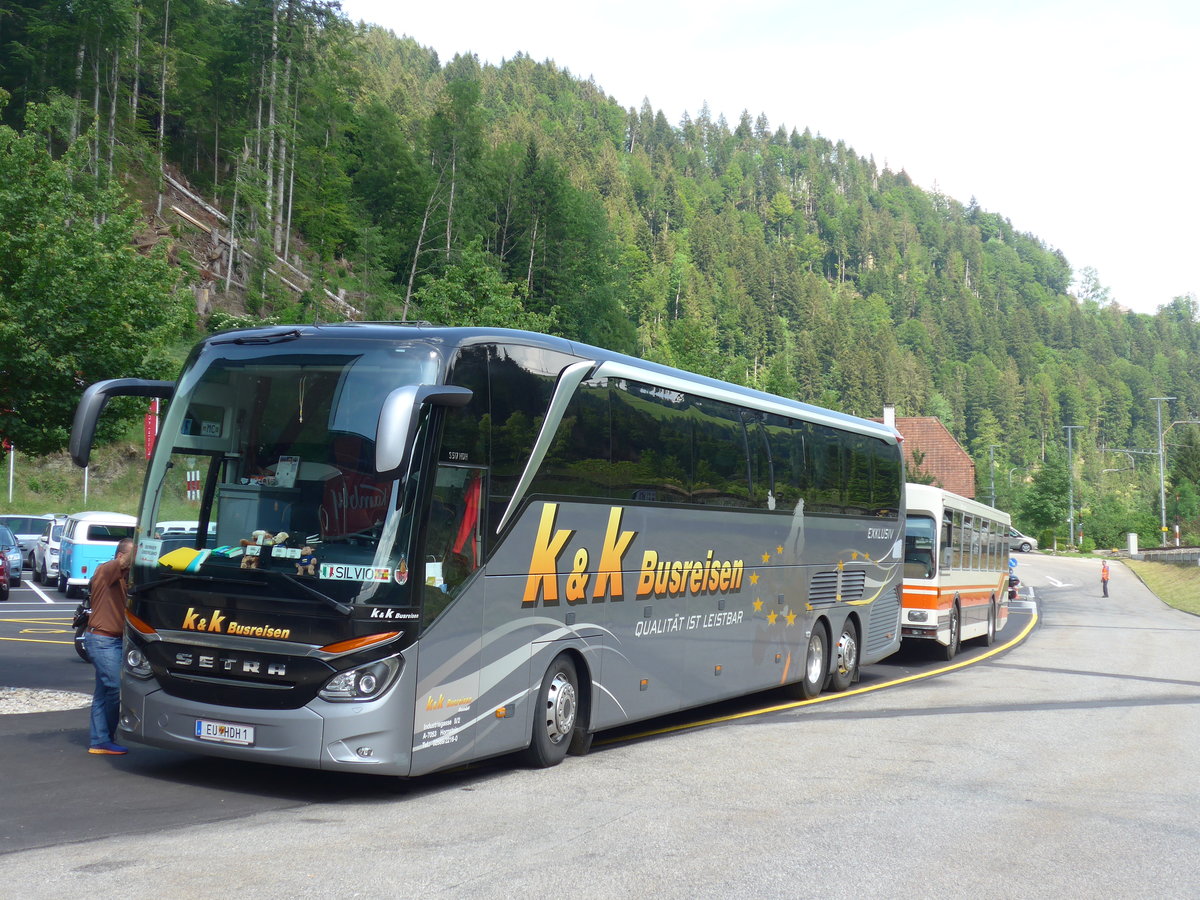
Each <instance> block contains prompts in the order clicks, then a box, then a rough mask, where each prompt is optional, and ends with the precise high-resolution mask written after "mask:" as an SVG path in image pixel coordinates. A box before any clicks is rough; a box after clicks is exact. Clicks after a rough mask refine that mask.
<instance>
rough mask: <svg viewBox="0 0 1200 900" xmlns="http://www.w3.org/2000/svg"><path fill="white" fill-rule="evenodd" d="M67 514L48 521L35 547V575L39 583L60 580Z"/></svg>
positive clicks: (52, 582)
mask: <svg viewBox="0 0 1200 900" xmlns="http://www.w3.org/2000/svg"><path fill="white" fill-rule="evenodd" d="M66 524H67V517H66V516H57V517H56V518H53V519H50V520H48V521H47V522H46V527H45V528H44V529H42V534H41V537H39V538H38V540H37V543H36V544H35V545H34V547H33V575H32V578H33V580H34V581H35V582H36V583H37V584H55V583H57V582H58V555H59V552H60V551H61V549H62V534H63V528H64V526H65V525H66Z"/></svg>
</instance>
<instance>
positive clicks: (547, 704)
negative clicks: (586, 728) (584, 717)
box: [525, 656, 579, 769]
mask: <svg viewBox="0 0 1200 900" xmlns="http://www.w3.org/2000/svg"><path fill="white" fill-rule="evenodd" d="M578 712H579V677H578V675H576V673H575V664H574V663H573V662H571V659H570V657H568V656H559V657H557V658H556V659H555V660H554V662H552V663H551V664H550V668H549V669H547V670H546V675H545V677H544V678H542V687H541V689H540V690H539V691H538V696H537V705H536V706H535V707H534V711H533V738H532V740H530V742H529V748H528V749H527V750H526V751H525V760H526V762H528V763H529V764H530V765H531V766H534V767H535V768H539V769H546V768H549V767H550V766H557V765H558V764H559V763H560V762H562V761H563V758H564V757H566V755H567V750H568V749H569V748H570V746H571V734H572V732H573V731H574V730H575V717H576V715H577V714H578Z"/></svg>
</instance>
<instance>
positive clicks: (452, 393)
mask: <svg viewBox="0 0 1200 900" xmlns="http://www.w3.org/2000/svg"><path fill="white" fill-rule="evenodd" d="M473 396H474V392H473V391H471V389H470V388H465V387H458V386H457V385H452V384H406V385H405V386H404V387H399V388H396V389H395V390H394V391H392V392H391V393H390V394H388V395H387V397H386V398H385V399H384V401H383V408H382V409H380V411H379V427H378V429H377V430H376V436H375V470H376V471H377V472H378V473H379V474H381V475H383V474H393V473H396V472H398V471H400V469H401V467H402V466H403V465H404V463H405V462H406V461H407V458H408V448H409V446H410V445H411V444H412V440H413V436H414V435H415V434H416V431H417V417H418V416H419V415H420V412H421V407H422V406H424V405H426V404H430V405H431V406H452V407H461V406H466V405H467V404H468V403H470V402H471V398H472V397H473Z"/></svg>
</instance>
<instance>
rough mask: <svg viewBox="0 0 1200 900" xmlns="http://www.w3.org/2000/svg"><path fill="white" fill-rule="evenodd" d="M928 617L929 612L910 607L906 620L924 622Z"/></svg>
mask: <svg viewBox="0 0 1200 900" xmlns="http://www.w3.org/2000/svg"><path fill="white" fill-rule="evenodd" d="M928 619H929V613H927V612H925V610H923V609H910V610H909V611H908V621H910V622H924V621H926V620H928Z"/></svg>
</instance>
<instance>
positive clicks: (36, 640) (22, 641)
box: [0, 637, 75, 645]
mask: <svg viewBox="0 0 1200 900" xmlns="http://www.w3.org/2000/svg"><path fill="white" fill-rule="evenodd" d="M0 641H16V642H17V643H18V644H67V645H70V644H74V643H75V641H74V640H70V641H43V640H41V639H40V638H10V637H0Z"/></svg>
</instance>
